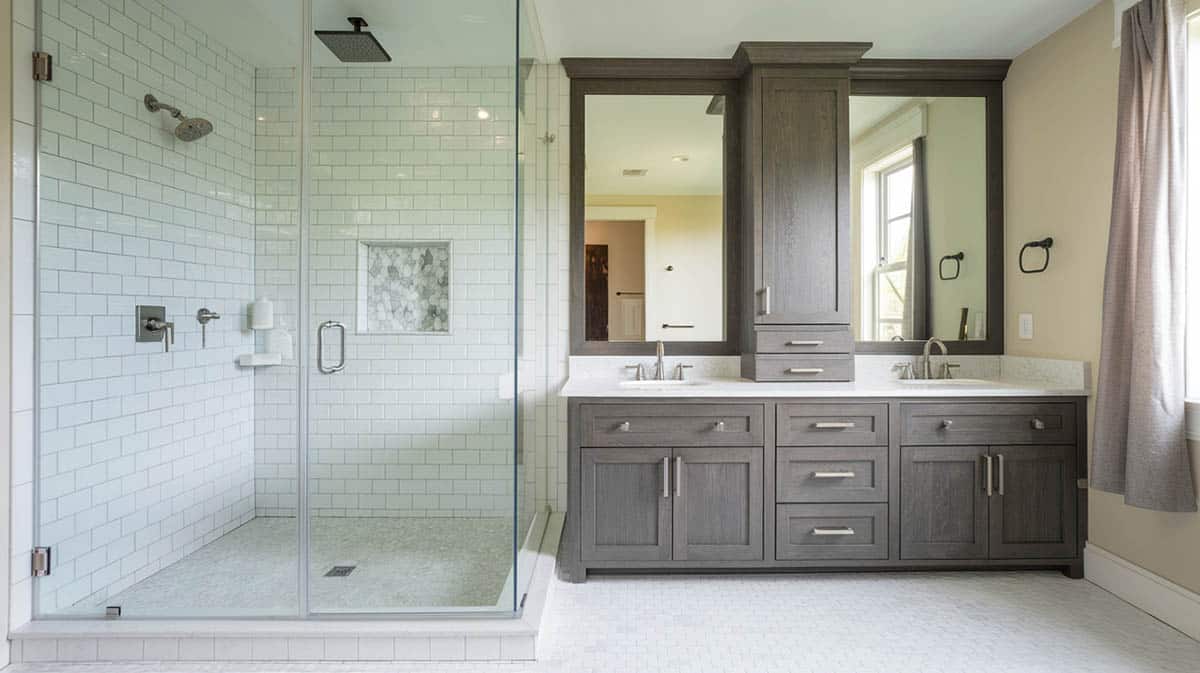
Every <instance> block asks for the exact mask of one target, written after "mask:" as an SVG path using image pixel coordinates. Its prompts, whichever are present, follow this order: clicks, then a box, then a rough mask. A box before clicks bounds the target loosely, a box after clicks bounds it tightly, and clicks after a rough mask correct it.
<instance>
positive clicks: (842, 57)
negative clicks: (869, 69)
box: [733, 42, 874, 74]
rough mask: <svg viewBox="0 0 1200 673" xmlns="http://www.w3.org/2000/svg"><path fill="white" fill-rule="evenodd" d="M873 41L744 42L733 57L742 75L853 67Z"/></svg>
mask: <svg viewBox="0 0 1200 673" xmlns="http://www.w3.org/2000/svg"><path fill="white" fill-rule="evenodd" d="M873 46H874V43H872V42H743V43H741V44H739V45H738V48H737V51H735V52H734V54H733V63H734V66H736V68H737V72H738V73H739V74H741V73H743V72H745V71H746V69H747V68H749V67H750V66H755V65H851V64H854V63H857V62H858V61H859V60H861V59H862V57H863V54H866V53H867V51H868V50H869V49H870V48H871V47H873Z"/></svg>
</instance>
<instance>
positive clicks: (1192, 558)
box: [1005, 2, 1200, 591]
mask: <svg viewBox="0 0 1200 673" xmlns="http://www.w3.org/2000/svg"><path fill="white" fill-rule="evenodd" d="M1112 40H1113V14H1112V6H1111V4H1110V3H1109V2H1101V3H1100V4H1099V5H1097V6H1096V7H1095V8H1093V9H1092V10H1090V11H1088V12H1087V13H1086V14H1084V15H1082V16H1081V17H1079V18H1078V19H1076V20H1075V21H1073V22H1072V23H1070V24H1069V25H1067V26H1065V27H1064V28H1062V29H1061V30H1059V31H1058V32H1057V33H1055V34H1053V35H1051V36H1050V37H1048V38H1046V39H1045V40H1044V41H1042V42H1041V43H1039V44H1037V45H1035V46H1034V47H1033V48H1031V49H1029V50H1028V51H1026V52H1025V53H1023V54H1021V55H1020V56H1019V57H1017V59H1016V60H1015V61H1014V62H1013V65H1012V69H1011V70H1010V71H1009V75H1008V79H1007V81H1006V82H1005V211H1006V212H1005V222H1006V225H1005V226H1006V232H1005V238H1006V241H1005V254H1006V258H1007V259H1006V260H1005V293H1006V300H1005V304H1006V306H1005V325H1006V327H1005V330H1006V332H1007V334H1006V340H1005V341H1006V346H1007V352H1008V353H1009V354H1012V355H1028V356H1042V357H1051V358H1067V359H1083V360H1088V361H1090V362H1091V363H1092V371H1093V375H1094V374H1095V372H1096V362H1097V360H1098V359H1099V357H1100V312H1101V311H1100V309H1101V293H1102V288H1103V284H1104V263H1105V255H1106V245H1107V234H1108V216H1109V207H1110V205H1111V204H1110V200H1111V194H1112V165H1113V146H1114V142H1115V138H1116V107H1115V106H1116V96H1117V93H1116V92H1117V69H1118V65H1119V52H1118V50H1116V49H1114V48H1113V46H1112ZM1045 236H1053V237H1054V248H1053V259H1052V262H1051V264H1050V268H1049V269H1048V270H1047V271H1046V272H1045V273H1043V274H1039V275H1025V274H1022V273H1020V272H1019V271H1018V270H1017V259H1016V254H1017V251H1018V250H1019V249H1020V245H1021V243H1022V242H1024V241H1030V240H1034V239H1039V238H1043V237H1045ZM1019 313H1033V314H1034V338H1033V339H1032V340H1022V339H1018V338H1017V315H1018V314H1019ZM1192 448H1193V454H1200V447H1198V446H1197V445H1196V444H1193V445H1192ZM1194 462H1196V463H1200V458H1197V459H1196V460H1195V461H1194ZM1195 473H1196V474H1198V475H1200V467H1198V468H1197V471H1196V472H1195ZM1089 507H1090V510H1091V511H1090V513H1089V537H1090V542H1091V543H1093V544H1096V545H1099V546H1100V547H1103V548H1104V549H1107V550H1108V551H1111V552H1113V553H1114V554H1117V555H1119V556H1121V557H1123V558H1125V559H1127V560H1129V561H1132V562H1134V563H1136V564H1138V565H1140V566H1142V567H1144V568H1147V569H1148V570H1150V571H1152V572H1155V573H1158V574H1159V575H1162V576H1163V577H1166V578H1167V579H1170V580H1172V581H1174V582H1176V583H1178V584H1181V585H1183V586H1185V587H1187V588H1189V589H1191V590H1193V591H1200V515H1197V514H1162V513H1156V512H1149V511H1146V510H1140V509H1136V508H1133V507H1127V506H1125V504H1124V503H1123V502H1122V498H1121V496H1117V495H1112V494H1109V493H1102V492H1099V491H1095V490H1092V491H1090V492H1089Z"/></svg>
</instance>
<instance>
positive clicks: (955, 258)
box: [938, 250, 967, 280]
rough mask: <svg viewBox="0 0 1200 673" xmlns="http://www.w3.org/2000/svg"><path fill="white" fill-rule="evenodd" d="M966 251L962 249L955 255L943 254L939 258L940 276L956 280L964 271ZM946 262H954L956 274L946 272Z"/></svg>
mask: <svg viewBox="0 0 1200 673" xmlns="http://www.w3.org/2000/svg"><path fill="white" fill-rule="evenodd" d="M966 256H967V255H966V253H964V252H962V251H961V250H960V251H958V252H956V253H954V254H953V255H943V256H942V258H941V259H940V260H938V278H940V279H942V280H954V279H956V278H958V275H959V274H960V273H962V261H963V259H965V258H966ZM946 262H954V275H950V274H948V273H946Z"/></svg>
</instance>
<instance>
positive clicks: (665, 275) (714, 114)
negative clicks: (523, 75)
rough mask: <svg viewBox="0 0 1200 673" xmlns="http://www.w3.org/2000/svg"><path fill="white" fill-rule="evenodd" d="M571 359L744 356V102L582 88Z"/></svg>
mask: <svg viewBox="0 0 1200 673" xmlns="http://www.w3.org/2000/svg"><path fill="white" fill-rule="evenodd" d="M571 90H572V106H571V116H572V119H571V129H572V130H571V133H572V138H571V177H572V185H571V246H572V250H571V255H572V260H571V276H572V283H571V285H572V301H571V344H572V348H571V352H572V354H574V355H618V354H652V353H654V349H655V342H657V341H663V342H664V343H665V344H666V348H667V352H669V353H673V354H677V355H684V354H691V355H699V354H704V355H726V354H733V353H736V352H737V343H736V337H737V334H738V328H737V318H738V311H737V307H736V297H737V292H736V288H735V287H734V284H735V283H736V262H735V261H734V260H736V253H737V240H736V230H737V227H736V226H734V224H735V221H734V219H733V215H734V214H735V213H736V212H737V199H736V189H737V186H736V179H737V178H736V175H735V174H736V166H737V156H738V155H737V149H736V137H737V126H736V120H734V119H732V116H733V114H734V111H735V110H736V106H735V105H732V104H731V103H730V99H731V98H732V97H733V96H734V95H736V92H735V87H734V83H733V82H730V81H720V80H714V81H707V80H690V81H675V80H600V79H585V80H572V85H571Z"/></svg>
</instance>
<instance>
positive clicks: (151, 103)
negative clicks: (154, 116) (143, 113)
mask: <svg viewBox="0 0 1200 673" xmlns="http://www.w3.org/2000/svg"><path fill="white" fill-rule="evenodd" d="M144 102H145V103H146V109H147V110H149V111H151V112H161V111H163V110H166V111H167V112H170V113H171V116H172V117H174V118H176V119H180V120H183V119H187V117H184V116H183V112H181V111H180V110H179V108H177V107H175V106H174V105H167V104H166V103H160V102H159V101H158V99H157V98H155V97H154V95H153V94H146V98H145V99H144Z"/></svg>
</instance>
